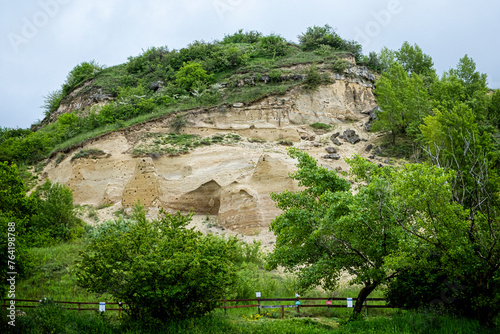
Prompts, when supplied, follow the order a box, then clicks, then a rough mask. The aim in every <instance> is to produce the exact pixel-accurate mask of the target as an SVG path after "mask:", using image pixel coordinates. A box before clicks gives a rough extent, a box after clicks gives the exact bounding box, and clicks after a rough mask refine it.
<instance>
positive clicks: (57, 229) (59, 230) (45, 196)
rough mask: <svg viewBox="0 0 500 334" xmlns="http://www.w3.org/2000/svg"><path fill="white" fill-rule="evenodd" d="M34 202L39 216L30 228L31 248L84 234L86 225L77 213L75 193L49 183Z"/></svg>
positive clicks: (37, 190)
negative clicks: (75, 209)
mask: <svg viewBox="0 0 500 334" xmlns="http://www.w3.org/2000/svg"><path fill="white" fill-rule="evenodd" d="M30 198H31V199H32V201H33V206H34V208H35V212H36V213H35V214H34V215H33V216H32V217H31V219H30V222H29V224H28V231H27V232H28V233H29V235H30V244H32V245H35V246H44V245H50V244H55V243H58V242H60V241H67V240H71V239H73V238H75V237H78V236H79V235H81V234H82V233H83V224H82V221H81V220H80V219H78V218H77V217H76V214H75V211H74V206H73V193H72V191H71V190H70V189H69V188H67V187H66V186H64V185H61V184H59V183H52V182H51V181H50V180H47V181H46V182H45V183H44V184H43V185H42V186H39V187H38V188H37V189H36V190H35V191H34V192H33V193H32V194H31V196H30Z"/></svg>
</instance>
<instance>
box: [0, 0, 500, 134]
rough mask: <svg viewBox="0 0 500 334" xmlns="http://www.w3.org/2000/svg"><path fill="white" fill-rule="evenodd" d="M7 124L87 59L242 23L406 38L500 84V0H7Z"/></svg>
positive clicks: (208, 36) (2, 107) (366, 41)
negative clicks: (469, 64) (467, 59)
mask: <svg viewBox="0 0 500 334" xmlns="http://www.w3.org/2000/svg"><path fill="white" fill-rule="evenodd" d="M0 4H1V10H0V35H1V36H0V61H1V62H0V101H1V104H0V126H2V127H11V128H16V127H21V128H26V127H29V126H30V125H31V124H33V123H35V122H36V121H37V120H39V119H42V118H43V117H44V116H43V109H42V108H40V106H41V105H42V104H43V100H44V98H43V96H45V95H47V93H49V92H51V91H54V90H57V89H59V88H60V87H61V85H62V83H63V82H64V81H65V79H66V76H67V74H68V72H69V71H70V70H71V69H72V68H73V67H74V66H75V65H77V64H79V63H81V62H83V61H89V60H95V61H96V62H97V63H99V64H101V65H106V66H112V65H116V64H120V63H124V62H126V61H127V58H128V57H129V56H136V55H138V54H140V53H141V52H142V50H146V49H147V48H148V47H151V46H163V45H167V46H168V47H169V48H170V49H179V48H182V47H185V46H186V45H187V44H189V43H190V42H192V41H194V40H205V41H212V40H214V39H221V38H222V37H224V35H225V34H232V33H234V32H235V31H237V30H238V29H245V30H258V31H260V32H262V33H264V34H269V33H277V34H280V35H282V36H283V37H285V38H286V39H287V40H290V41H294V42H297V35H299V34H300V33H302V32H304V31H305V30H306V29H307V27H310V26H313V25H319V26H323V25H325V24H329V25H331V26H333V27H336V28H337V32H338V33H339V35H340V36H341V37H343V38H345V39H355V40H357V41H358V42H360V43H361V44H362V45H363V52H364V53H365V54H368V53H369V52H370V51H377V52H378V51H380V49H381V48H382V47H383V46H387V47H388V48H390V49H398V48H399V47H400V46H401V44H402V43H403V42H404V41H408V42H410V43H411V44H414V43H416V44H418V45H419V46H420V47H421V48H422V49H423V51H424V52H425V53H427V54H429V55H430V56H431V57H432V59H433V61H434V64H435V67H436V69H437V71H438V73H439V74H442V72H443V71H445V70H448V69H449V68H450V67H455V65H456V64H457V62H458V60H459V59H460V58H461V57H463V56H464V55H465V54H468V55H469V56H471V57H472V58H473V59H474V60H475V62H476V64H477V68H478V70H479V71H480V72H482V73H486V74H487V75H488V84H489V86H490V87H491V88H500V66H499V65H498V62H499V59H500V42H499V37H498V33H499V32H500V1H499V0H351V1H346V0H308V1H299V0H189V1H179V0H177V1H171V0H163V1H160V0H142V1H137V0H136V1H132V0H99V1H97V0H39V1H32V0H24V1H15V0H0Z"/></svg>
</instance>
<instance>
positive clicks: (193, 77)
mask: <svg viewBox="0 0 500 334" xmlns="http://www.w3.org/2000/svg"><path fill="white" fill-rule="evenodd" d="M213 80H214V77H213V75H209V74H207V72H206V71H205V70H204V69H203V67H202V66H201V65H200V64H199V63H195V62H192V63H184V65H183V66H182V67H181V68H180V69H179V71H178V72H177V74H176V75H175V82H176V84H177V85H178V86H179V87H180V88H182V89H185V90H188V91H190V90H193V89H199V88H200V87H204V86H207V85H210V84H211V83H212V82H213Z"/></svg>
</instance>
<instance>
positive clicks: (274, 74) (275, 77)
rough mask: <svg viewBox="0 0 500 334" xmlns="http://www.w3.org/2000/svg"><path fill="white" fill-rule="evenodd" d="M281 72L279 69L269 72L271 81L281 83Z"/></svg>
mask: <svg viewBox="0 0 500 334" xmlns="http://www.w3.org/2000/svg"><path fill="white" fill-rule="evenodd" d="M281 74H282V72H281V70H279V69H277V68H276V69H274V70H271V71H270V72H269V79H271V82H279V81H280V80H281Z"/></svg>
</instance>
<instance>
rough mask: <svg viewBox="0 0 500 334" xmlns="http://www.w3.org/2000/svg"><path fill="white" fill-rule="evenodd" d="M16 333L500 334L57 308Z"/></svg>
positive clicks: (446, 320) (404, 315)
mask: <svg viewBox="0 0 500 334" xmlns="http://www.w3.org/2000/svg"><path fill="white" fill-rule="evenodd" d="M5 319H6V316H5V315H2V320H1V323H0V330H2V329H4V332H6V329H7V328H8V327H7V325H6V324H5V321H6V320H5ZM9 330H10V331H9V332H12V333H23V334H31V333H60V334H65V333H110V334H111V333H130V334H132V333H168V334H183V333H189V334H197V333H200V334H201V333H215V334H216V333H224V334H232V333H234V334H236V333H240V334H246V333H262V334H264V333H266V334H274V333H276V334H278V333H279V334H282V333H284V334H288V333H290V334H294V333H300V334H323V333H338V334H348V333H349V334H350V333H366V334H372V333H373V334H375V333H376V334H385V333H387V334H389V333H391V334H392V333H398V334H413V333H415V334H417V333H418V334H422V333H436V334H440V333H442V334H448V333H464V334H465V333H478V334H493V333H498V330H497V329H487V328H484V327H481V326H479V324H478V323H477V322H475V321H471V320H467V319H457V318H454V317H449V316H435V315H430V314H424V313H414V312H401V313H400V314H396V315H394V316H392V317H380V316H379V317H369V318H364V319H362V320H358V321H353V322H348V323H346V322H344V321H342V320H339V319H335V318H330V319H326V318H308V317H289V318H286V319H283V320H281V319H274V318H271V317H269V316H263V317H259V316H256V317H241V316H234V315H227V316H225V315H224V314H223V312H222V311H220V310H219V311H215V312H212V313H211V314H210V315H207V316H204V317H200V318H195V319H186V320H178V321H175V320H173V319H164V320H163V321H162V322H161V323H159V324H154V323H151V322H146V321H130V320H127V319H117V318H116V317H110V316H109V315H107V314H99V313H97V312H95V313H84V314H81V315H79V314H78V313H77V312H76V311H66V310H61V309H59V308H57V307H54V306H53V305H48V306H43V307H39V308H37V309H32V310H28V311H27V315H26V316H23V317H18V319H17V320H16V327H14V328H12V327H11V328H9Z"/></svg>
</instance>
